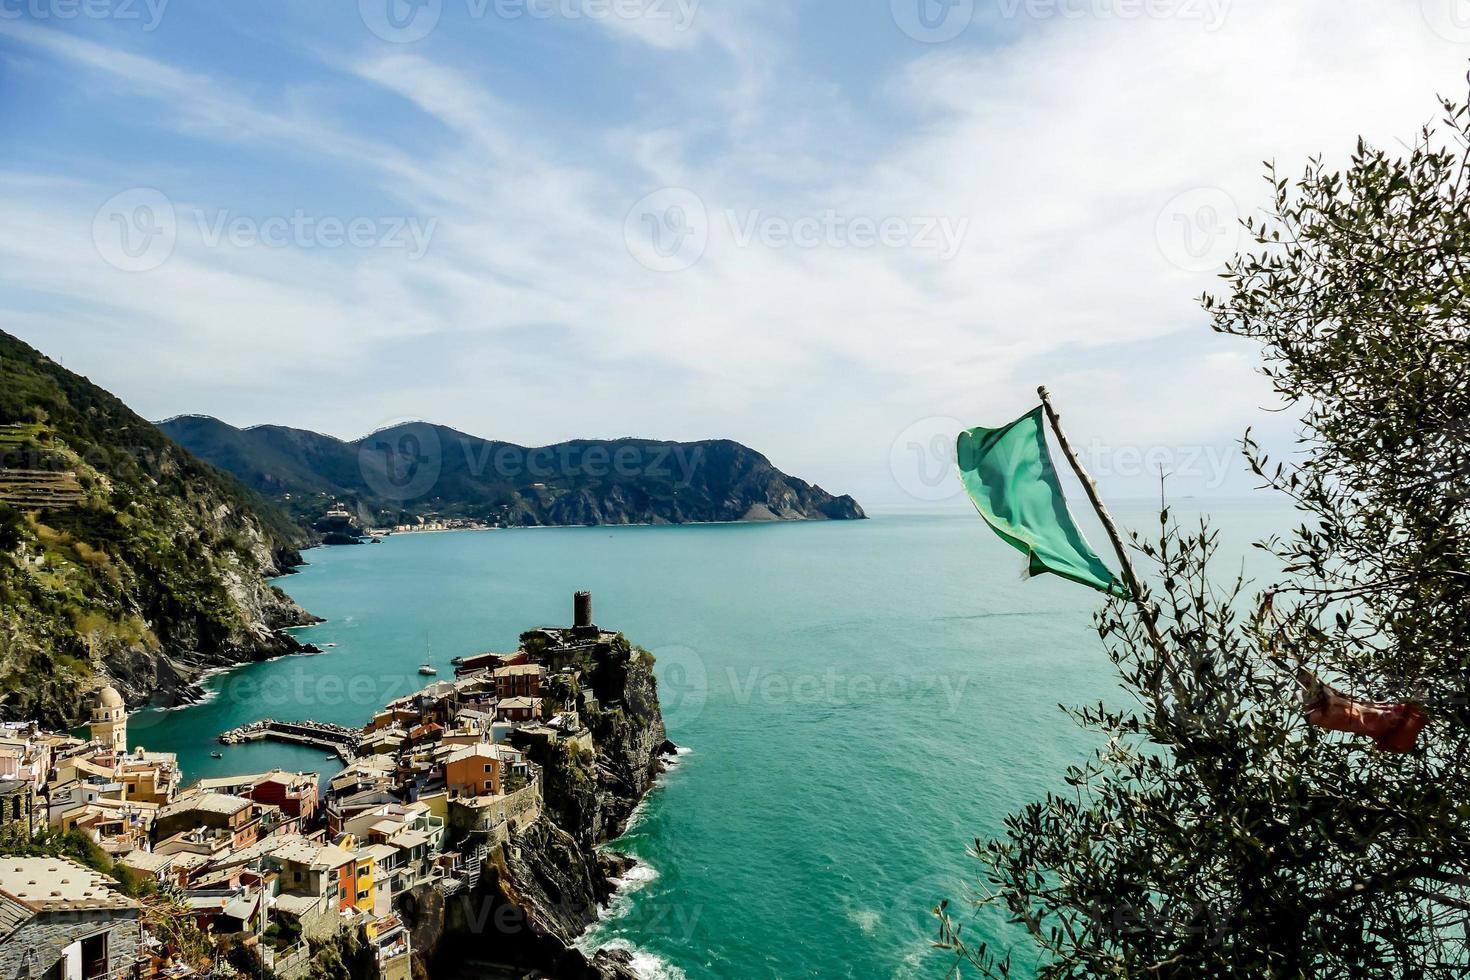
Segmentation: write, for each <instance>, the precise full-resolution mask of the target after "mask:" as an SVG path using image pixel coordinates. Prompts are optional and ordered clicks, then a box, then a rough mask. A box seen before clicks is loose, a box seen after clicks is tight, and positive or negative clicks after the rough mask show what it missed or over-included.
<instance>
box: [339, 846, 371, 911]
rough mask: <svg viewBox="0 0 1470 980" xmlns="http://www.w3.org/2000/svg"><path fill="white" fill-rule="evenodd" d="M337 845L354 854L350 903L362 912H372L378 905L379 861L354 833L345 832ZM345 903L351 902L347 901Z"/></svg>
mask: <svg viewBox="0 0 1470 980" xmlns="http://www.w3.org/2000/svg"><path fill="white" fill-rule="evenodd" d="M337 846H338V847H340V848H342V849H343V850H344V851H348V852H349V853H351V854H352V882H351V886H350V887H351V889H352V901H351V903H350V904H352V905H353V906H355V907H356V908H357V909H358V910H359V911H361V912H367V913H372V912H373V911H374V908H375V906H376V905H377V899H378V893H377V885H376V883H375V877H376V876H375V874H374V872H375V871H376V870H377V862H376V861H374V860H373V856H372V854H371V853H370V851H369V849H368V848H365V847H362V846H361V842H360V841H359V840H358V839H357V838H356V837H354V836H353V835H352V834H343V835H342V837H341V839H340V840H338V841H337ZM345 898H346V896H344V901H343V904H344V905H347V904H349V903H348V902H347V901H345Z"/></svg>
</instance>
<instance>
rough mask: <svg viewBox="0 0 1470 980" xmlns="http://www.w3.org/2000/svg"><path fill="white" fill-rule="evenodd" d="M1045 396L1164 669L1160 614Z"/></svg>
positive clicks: (1049, 416)
mask: <svg viewBox="0 0 1470 980" xmlns="http://www.w3.org/2000/svg"><path fill="white" fill-rule="evenodd" d="M1036 393H1037V394H1038V395H1040V396H1041V405H1042V407H1043V408H1045V409H1046V420H1047V421H1048V422H1050V423H1051V430H1052V432H1054V433H1056V437H1057V445H1058V446H1060V447H1061V450H1062V455H1063V456H1065V457H1067V462H1068V463H1070V464H1071V466H1072V472H1074V473H1076V474H1077V479H1078V480H1080V481H1081V482H1082V489H1083V490H1085V491H1086V492H1087V499H1088V500H1089V501H1091V502H1092V509H1093V510H1095V511H1096V512H1097V517H1098V520H1100V521H1102V526H1103V530H1105V531H1107V532H1108V539H1109V540H1110V541H1112V542H1113V551H1114V552H1115V553H1116V554H1117V556H1118V564H1120V565H1122V566H1123V583H1124V584H1125V585H1127V586H1128V591H1129V592H1130V593H1131V594H1132V596H1133V601H1134V603H1135V604H1136V605H1137V606H1138V610H1139V612H1141V613H1142V614H1143V625H1144V628H1145V629H1146V630H1147V631H1148V638H1149V641H1150V642H1151V643H1152V644H1153V646H1154V650H1155V651H1157V652H1158V655H1159V667H1160V669H1161V670H1162V668H1163V665H1164V663H1165V662H1166V661H1167V660H1168V659H1169V657H1168V653H1167V652H1166V649H1165V647H1164V637H1163V635H1162V634H1160V633H1159V622H1158V613H1157V611H1156V610H1155V609H1154V608H1153V606H1151V605H1150V604H1149V603H1148V602H1145V601H1144V598H1143V589H1142V587H1140V585H1139V582H1138V575H1137V573H1136V572H1134V570H1133V562H1132V560H1130V559H1129V557H1128V549H1127V547H1126V546H1125V545H1124V544H1123V536H1122V535H1121V534H1119V533H1118V525H1117V524H1115V523H1113V515H1112V514H1109V513H1108V508H1107V507H1106V506H1105V505H1104V504H1103V502H1102V497H1101V496H1100V495H1099V494H1098V492H1097V483H1096V482H1095V481H1094V480H1093V479H1092V475H1091V474H1089V473H1088V472H1087V470H1085V469H1084V468H1083V467H1082V461H1081V460H1079V459H1078V458H1077V454H1076V453H1075V452H1073V451H1072V444H1071V443H1070V442H1069V441H1068V440H1067V434H1066V433H1065V432H1063V431H1062V420H1061V416H1059V415H1057V410H1056V409H1055V408H1053V407H1052V404H1051V393H1050V392H1048V391H1047V390H1046V385H1042V386H1041V387H1039V388H1037V389H1036Z"/></svg>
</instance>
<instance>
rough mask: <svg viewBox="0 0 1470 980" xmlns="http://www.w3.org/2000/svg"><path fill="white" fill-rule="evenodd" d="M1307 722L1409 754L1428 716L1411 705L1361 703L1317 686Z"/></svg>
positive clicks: (1310, 703) (1386, 750) (1379, 746)
mask: <svg viewBox="0 0 1470 980" xmlns="http://www.w3.org/2000/svg"><path fill="white" fill-rule="evenodd" d="M1307 721H1309V722H1311V723H1312V724H1313V725H1316V726H1317V727H1318V728H1323V729H1326V730H1327V731H1329V732H1350V733H1352V734H1354V735H1366V736H1367V737H1368V738H1371V739H1372V740H1373V742H1374V744H1376V745H1377V746H1378V748H1379V749H1381V750H1382V751H1384V752H1408V751H1409V750H1410V749H1412V748H1413V747H1414V740H1415V739H1417V738H1418V737H1419V733H1420V732H1421V731H1423V730H1424V726H1425V725H1427V724H1428V723H1429V716H1428V715H1426V714H1425V713H1424V712H1423V711H1421V710H1420V709H1419V708H1417V707H1415V706H1414V705H1412V704H1378V703H1374V702H1371V701H1359V700H1357V699H1355V698H1350V697H1348V696H1347V695H1345V694H1342V693H1340V692H1338V691H1334V690H1333V689H1332V688H1331V687H1328V686H1327V685H1326V684H1322V683H1318V684H1317V685H1316V691H1315V692H1314V695H1313V696H1312V697H1311V700H1310V701H1309V702H1308V703H1307Z"/></svg>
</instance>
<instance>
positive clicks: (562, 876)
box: [414, 630, 674, 980]
mask: <svg viewBox="0 0 1470 980" xmlns="http://www.w3.org/2000/svg"><path fill="white" fill-rule="evenodd" d="M547 632H548V631H539V630H538V631H533V632H530V633H527V634H525V635H523V636H522V638H521V640H522V643H523V644H524V645H525V647H526V648H527V649H528V650H533V651H534V650H537V649H538V647H539V646H540V645H542V644H543V643H544V642H545V639H546V635H547ZM653 665H654V660H653V656H652V655H651V654H649V653H648V652H647V651H645V650H642V649H639V648H637V647H634V646H632V645H631V644H629V643H628V641H627V640H626V639H625V638H624V637H623V636H622V635H621V634H617V635H613V634H602V639H601V642H600V643H599V649H598V650H597V652H596V653H595V654H594V659H593V660H592V661H591V662H590V663H589V664H588V665H587V666H586V667H585V668H584V669H582V670H581V671H580V680H569V679H568V678H567V677H566V676H555V675H553V677H552V678H550V680H549V687H548V688H547V689H543V696H544V697H545V698H546V699H548V700H550V701H553V702H556V703H558V704H562V705H574V704H575V705H581V706H583V710H582V714H583V716H584V719H585V721H586V723H587V725H588V729H589V731H590V732H591V734H592V743H593V751H591V752H586V751H584V750H580V749H576V748H573V747H570V746H567V745H565V744H559V743H553V744H549V745H547V744H542V745H540V746H539V747H530V746H528V752H529V754H530V755H531V756H532V758H533V759H534V760H535V761H537V762H538V763H539V764H540V765H541V766H542V778H543V788H544V794H545V802H546V807H545V811H544V813H543V815H542V817H541V819H540V820H538V821H536V822H535V823H533V824H532V825H531V826H530V827H527V828H526V829H525V830H524V831H522V832H521V833H518V834H515V835H513V836H512V838H511V840H510V842H509V843H508V844H506V845H505V846H503V847H502V848H499V849H497V850H496V851H494V852H492V856H491V859H490V861H488V862H487V865H486V867H485V870H484V872H483V873H482V876H481V879H480V884H479V887H478V888H477V889H476V890H475V892H474V893H473V894H470V895H464V896H459V898H458V900H456V899H451V900H450V902H449V903H448V904H449V906H450V908H449V909H447V910H446V912H445V914H444V916H443V920H444V924H445V928H444V931H443V932H442V933H440V934H437V935H436V934H430V935H420V934H419V933H418V932H416V933H415V936H414V940H415V947H416V948H419V949H421V950H422V949H423V947H422V946H421V945H420V944H423V943H427V944H429V946H430V949H429V951H428V952H427V954H426V959H425V962H426V963H428V964H431V966H430V969H429V970H428V975H429V976H432V977H434V978H436V980H438V978H440V977H461V976H462V977H466V978H468V977H470V976H476V975H477V972H476V971H477V970H479V969H481V968H482V967H483V966H484V965H485V964H486V963H489V962H494V963H509V964H513V965H514V966H516V967H519V968H523V969H530V970H536V971H541V973H543V974H544V975H547V976H552V977H559V978H562V980H593V978H596V980H631V978H634V977H635V976H636V975H635V974H634V973H633V972H632V969H631V967H630V966H629V959H628V956H627V954H626V953H623V952H620V951H614V950H602V951H599V952H598V953H597V954H596V955H595V956H592V957H588V956H586V955H585V954H584V953H582V952H581V951H580V950H578V949H577V948H576V947H575V946H574V945H573V943H574V942H575V941H576V939H577V937H578V936H580V935H581V934H582V933H583V932H584V931H586V929H587V928H588V927H589V926H591V925H592V924H593V923H594V922H596V921H597V919H598V916H599V915H600V913H601V910H602V907H603V906H605V905H606V903H607V902H608V901H609V899H611V897H612V895H613V893H614V890H615V885H614V880H615V879H616V878H618V877H621V876H622V875H624V874H626V873H627V872H628V870H629V869H630V868H631V867H632V865H633V861H632V859H631V858H627V857H624V856H621V855H617V854H612V853H608V852H602V851H599V849H598V848H599V845H601V844H603V843H605V842H607V841H608V840H611V839H613V838H615V837H617V836H620V835H621V834H622V833H623V832H624V831H625V830H626V828H627V825H628V820H629V818H630V816H631V815H632V813H633V810H634V809H635V808H636V807H637V806H638V803H639V802H640V801H641V800H642V799H643V797H644V796H645V795H646V794H647V793H648V791H649V790H650V789H651V788H652V787H653V784H654V781H655V779H656V778H657V777H658V774H659V773H660V772H662V771H663V768H664V762H663V759H664V757H665V756H666V755H668V754H670V753H672V752H673V750H674V746H673V745H672V744H671V743H670V742H669V741H668V739H667V736H666V735H665V733H664V725H663V716H662V713H661V711H660V708H659V702H658V686H657V681H656V679H655V677H654V673H653ZM589 708H590V710H588V709H589ZM487 933H493V934H494V939H493V941H488V942H487V938H486V935H487ZM478 975H483V974H478Z"/></svg>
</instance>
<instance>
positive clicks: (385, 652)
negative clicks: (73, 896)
mask: <svg viewBox="0 0 1470 980" xmlns="http://www.w3.org/2000/svg"><path fill="white" fill-rule="evenodd" d="M1211 511H1212V513H1213V515H1214V519H1215V521H1216V522H1217V523H1218V525H1219V526H1220V527H1221V529H1222V535H1223V537H1224V540H1225V547H1224V551H1225V553H1226V554H1227V555H1228V556H1229V557H1228V558H1224V557H1222V561H1221V566H1220V571H1221V573H1222V574H1233V572H1234V571H1236V570H1238V569H1239V568H1240V564H1239V562H1240V560H1241V559H1242V558H1245V557H1249V549H1248V545H1249V542H1250V540H1251V539H1252V538H1254V537H1256V536H1259V535H1260V534H1262V533H1264V532H1265V531H1267V530H1269V529H1270V528H1271V527H1272V526H1279V525H1281V524H1282V523H1284V522H1285V521H1286V520H1287V519H1289V518H1290V512H1289V511H1285V512H1283V511H1282V510H1281V509H1280V508H1277V509H1275V510H1264V509H1262V508H1261V506H1260V505H1257V504H1224V505H1212V507H1211ZM1119 517H1120V519H1122V520H1123V521H1124V522H1125V523H1126V524H1128V525H1129V526H1132V527H1134V528H1137V529H1139V530H1146V529H1148V528H1149V527H1150V525H1151V524H1153V523H1154V522H1155V521H1156V519H1157V518H1156V515H1155V514H1153V513H1152V510H1151V508H1149V507H1147V506H1146V505H1140V506H1136V507H1122V508H1120V509H1119ZM306 557H307V558H308V561H309V562H310V564H308V565H307V566H305V567H304V568H303V569H302V570H301V571H300V573H299V574H297V575H293V576H289V577H287V578H285V579H281V580H279V584H281V585H282V586H283V587H284V588H286V589H287V591H288V592H289V593H290V594H291V596H292V597H293V598H294V599H296V600H297V601H298V602H299V603H301V604H302V605H303V606H304V607H305V608H307V609H309V610H311V611H312V612H314V613H316V614H317V615H320V616H323V617H325V618H326V619H327V622H325V623H323V624H321V625H319V626H316V627H312V628H310V629H307V630H303V631H300V633H299V635H300V636H301V637H302V638H303V639H304V640H309V641H310V642H312V643H315V644H317V645H318V646H320V647H322V648H323V650H324V652H323V653H321V654H318V655H311V656H303V657H289V658H284V659H281V660H276V661H271V662H268V663H263V664H255V665H250V666H247V667H242V668H239V669H238V670H235V671H233V672H231V673H228V674H223V675H219V676H216V677H213V678H211V679H210V680H209V681H208V685H207V686H208V687H209V689H210V691H211V692H212V693H211V697H210V699H209V700H208V701H206V702H204V703H202V704H199V705H194V706H190V707H186V708H182V709H177V710H172V711H156V710H146V711H143V712H139V713H137V714H135V715H134V716H133V718H132V720H131V724H130V730H131V731H132V732H133V733H134V734H133V735H132V738H133V740H134V741H135V742H139V743H141V744H145V745H147V746H148V747H149V748H150V749H157V750H164V751H176V752H178V753H179V756H180V763H181V765H182V766H183V768H184V771H185V778H186V779H193V778H197V777H199V776H204V775H215V774H224V773H231V772H244V771H250V770H252V769H259V768H265V767H269V766H272V765H281V766H285V767H288V768H294V769H312V770H317V771H321V772H323V773H324V775H325V774H327V773H330V772H331V771H335V769H336V768H337V767H338V765H339V763H337V762H336V761H335V760H328V759H327V758H325V757H324V756H323V754H322V753H320V752H316V751H310V750H306V749H300V748H293V747H289V746H280V745H273V744H268V743H257V744H254V745H248V746H230V747H226V748H224V749H223V752H222V755H223V758H221V759H213V758H211V757H210V754H211V753H212V752H213V751H216V750H218V749H219V747H218V746H216V745H215V744H214V742H213V738H214V736H215V735H217V734H218V733H219V732H222V731H225V730H227V729H229V728H233V727H235V726H237V725H241V724H244V723H246V722H248V721H251V720H254V719H256V718H259V717H276V718H281V719H306V718H311V719H316V720H321V721H330V722H336V723H340V724H346V725H360V724H362V723H363V722H364V721H365V720H366V719H367V718H368V717H370V716H371V714H372V713H373V712H374V711H375V710H377V708H378V707H379V706H380V705H381V704H383V703H384V702H386V701H388V700H391V699H392V698H395V697H398V696H401V695H402V694H404V693H407V692H409V691H412V690H415V689H417V688H419V687H421V686H423V684H424V683H425V682H426V681H427V680H430V678H424V677H421V676H419V675H418V673H417V667H418V665H419V664H420V663H422V662H423V661H424V660H425V658H426V657H427V658H429V659H430V660H431V661H432V662H434V663H435V664H436V665H437V666H438V668H439V669H440V670H441V671H442V672H443V673H444V674H446V675H447V674H449V673H450V666H449V660H450V658H452V657H454V656H459V655H466V654H473V653H476V652H479V651H481V650H486V649H510V648H512V647H513V646H514V644H515V642H516V638H517V636H518V634H519V633H520V632H521V631H522V630H523V629H526V628H527V627H529V626H530V625H534V624H541V623H546V624H558V623H563V622H565V621H566V620H567V618H568V602H567V600H568V597H569V596H570V595H571V593H572V592H573V591H575V590H577V589H589V590H591V591H592V592H593V595H594V598H595V612H596V618H597V621H598V622H599V624H600V625H602V626H604V627H606V628H613V629H618V630H622V631H624V632H625V633H626V634H627V635H628V636H629V637H630V638H631V639H633V640H634V641H635V642H637V643H640V644H641V645H643V646H645V647H647V648H649V649H650V650H652V651H653V652H654V654H655V655H656V656H657V658H658V661H657V665H656V668H655V669H656V672H657V675H658V678H659V683H660V691H659V694H660V700H661V702H662V705H663V712H664V718H665V721H666V724H667V726H668V730H669V734H670V737H671V738H672V739H673V740H674V741H675V742H677V743H679V744H680V745H681V746H684V747H685V748H686V749H688V750H689V751H688V753H687V754H685V755H683V756H681V758H680V762H679V763H678V764H677V765H676V766H675V767H674V768H673V769H672V770H671V771H670V772H669V773H668V774H667V775H666V776H665V777H663V780H662V785H661V789H659V790H657V791H655V792H654V793H653V794H652V795H651V796H650V797H649V799H648V800H647V801H646V802H645V804H644V806H643V809H642V810H641V811H640V813H639V815H638V817H637V818H636V819H635V821H634V825H633V827H632V829H631V830H630V832H629V833H628V834H627V835H626V836H625V837H624V838H623V839H622V840H620V841H618V842H617V843H616V844H615V845H614V846H615V847H616V848H617V849H619V850H624V851H627V852H628V853H631V854H633V855H635V856H637V857H638V858H639V859H640V860H641V861H643V862H644V866H643V867H641V868H639V869H636V870H635V872H634V875H633V877H632V880H631V881H630V883H629V885H628V886H627V887H626V888H625V891H624V893H623V894H622V895H620V896H618V897H617V898H616V899H615V900H614V903H613V906H612V908H611V909H610V912H609V915H608V916H607V918H606V919H605V920H604V922H603V923H602V924H600V925H599V926H597V927H595V928H594V930H593V931H592V933H590V934H589V935H588V936H586V937H584V939H583V943H582V944H583V946H584V947H586V948H590V947H592V946H596V945H599V944H605V943H608V944H614V945H622V946H625V947H627V948H629V949H631V950H632V951H633V952H634V955H635V962H637V963H638V964H639V965H640V966H641V967H642V968H643V970H644V972H645V973H649V974H658V973H659V972H660V971H665V972H666V975H674V976H677V975H680V974H681V973H682V975H686V976H689V977H699V976H715V975H718V976H742V977H791V976H811V975H821V976H849V977H873V976H885V977H886V976H933V975H936V974H937V973H941V972H942V970H943V967H944V962H945V961H944V958H943V954H939V953H936V952H934V951H932V950H930V949H929V947H928V943H929V941H930V940H931V939H932V938H933V936H934V927H933V923H932V920H931V919H930V918H929V916H928V915H927V910H928V908H929V907H930V906H931V905H932V904H933V903H934V902H935V901H937V900H938V899H940V898H944V897H948V898H951V899H954V900H960V901H962V900H963V899H964V897H965V896H966V894H967V892H966V890H965V889H966V885H967V882H969V881H970V877H971V875H972V873H973V871H974V870H975V868H974V862H973V861H971V860H970V859H968V858H966V856H965V848H966V846H967V845H968V844H969V842H970V841H971V839H972V838H973V837H974V836H976V835H981V836H984V835H989V834H994V833H998V832H999V831H1000V830H1001V828H1002V820H1003V818H1004V815H1005V814H1006V813H1007V812H1010V811H1012V810H1015V809H1018V808H1019V807H1020V806H1022V805H1024V803H1026V802H1028V801H1030V800H1032V799H1036V798H1040V797H1041V796H1043V795H1044V794H1045V793H1046V792H1047V791H1049V790H1055V789H1057V788H1059V786H1060V776H1059V773H1060V771H1061V769H1062V767H1063V766H1065V765H1066V764H1067V763H1071V762H1078V761H1081V760H1082V759H1084V758H1085V755H1086V753H1087V752H1088V751H1089V749H1090V747H1091V743H1090V742H1089V740H1088V738H1087V737H1086V736H1085V735H1084V734H1083V733H1081V732H1080V731H1078V730H1077V729H1076V728H1074V727H1073V726H1072V725H1071V723H1070V721H1069V720H1068V719H1066V718H1065V717H1064V716H1063V715H1062V714H1061V712H1060V711H1059V710H1058V709H1057V707H1056V705H1057V704H1058V703H1059V702H1060V703H1067V704H1075V703H1082V702H1086V701H1090V700H1096V699H1097V698H1099V697H1110V696H1114V694H1115V687H1116V682H1115V679H1114V677H1113V675H1112V673H1111V667H1110V665H1109V664H1108V662H1107V660H1106V658H1105V657H1104V656H1103V654H1102V652H1101V649H1100V647H1099V645H1098V643H1097V639H1096V636H1095V635H1094V634H1093V633H1092V631H1091V629H1090V626H1089V623H1090V616H1091V613H1092V611H1093V609H1094V608H1095V607H1096V605H1097V600H1096V599H1095V597H1094V596H1093V595H1092V594H1090V593H1088V592H1087V591H1086V590H1080V589H1077V588H1075V587H1071V586H1069V585H1068V584H1067V583H1065V582H1062V581H1060V580H1056V579H1052V578H1049V577H1043V578H1039V579H1034V580H1031V581H1023V580H1022V578H1021V576H1020V573H1019V562H1018V560H1017V559H1016V558H1015V557H1014V556H1013V555H1012V554H1011V553H1010V552H1007V551H1004V550H1002V549H999V548H997V547H995V543H994V541H993V538H992V537H991V535H990V532H989V530H988V529H987V528H986V527H985V526H984V525H983V523H981V522H979V521H977V520H976V519H975V518H974V517H973V516H972V515H970V514H966V513H963V512H951V513H882V514H879V515H876V516H875V518H874V519H873V520H871V521H865V522H833V523H822V522H817V523H799V524H779V525H770V524H760V525H721V526H686V527H630V528H565V529H552V528H548V529H538V530H537V531H536V533H534V534H533V533H527V532H524V531H497V532H487V533H468V532H466V533H446V534H432V535H404V536H393V537H391V538H389V539H388V540H387V541H385V542H384V543H383V544H382V545H375V546H364V547H356V548H321V549H315V550H313V551H310V552H308V553H307V556H306ZM1252 560H1254V559H1252ZM332 644H335V645H334V646H329V645H332ZM993 925H994V924H993V923H980V924H978V925H977V926H974V927H972V928H986V929H987V930H988V931H990V932H991V934H992V935H993V936H995V937H996V938H1000V937H1005V938H1007V939H1009V940H1011V941H1015V940H1017V939H1018V938H1019V937H1018V936H1016V935H1015V934H1014V933H1013V932H1010V931H1008V930H1004V929H993Z"/></svg>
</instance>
